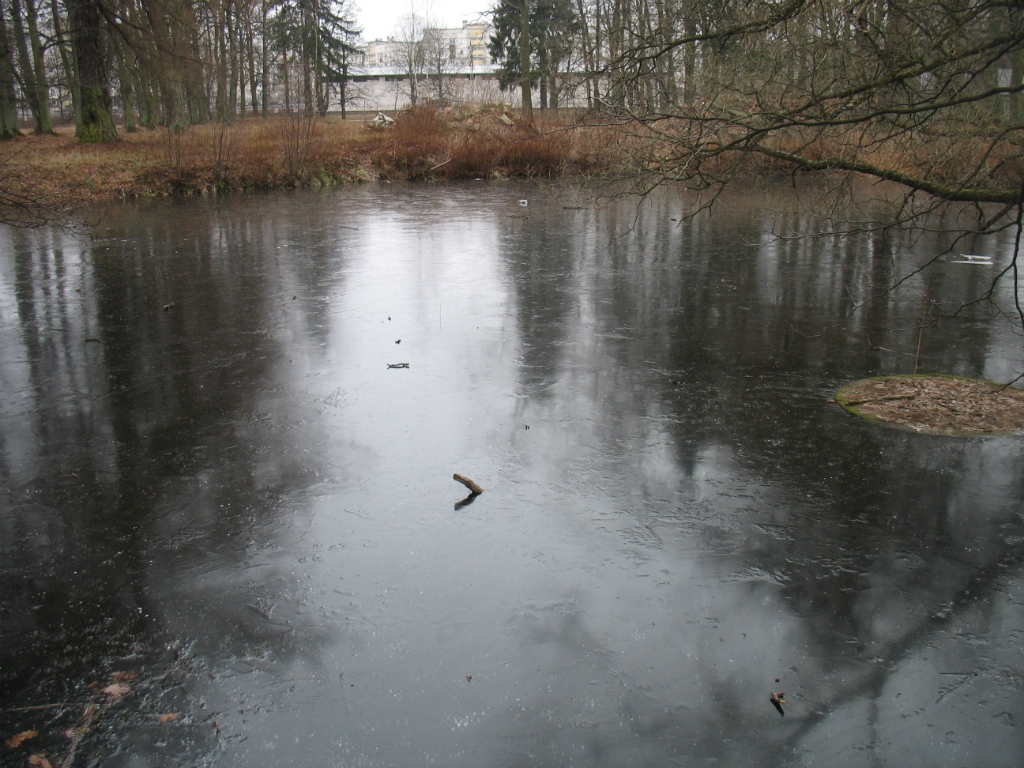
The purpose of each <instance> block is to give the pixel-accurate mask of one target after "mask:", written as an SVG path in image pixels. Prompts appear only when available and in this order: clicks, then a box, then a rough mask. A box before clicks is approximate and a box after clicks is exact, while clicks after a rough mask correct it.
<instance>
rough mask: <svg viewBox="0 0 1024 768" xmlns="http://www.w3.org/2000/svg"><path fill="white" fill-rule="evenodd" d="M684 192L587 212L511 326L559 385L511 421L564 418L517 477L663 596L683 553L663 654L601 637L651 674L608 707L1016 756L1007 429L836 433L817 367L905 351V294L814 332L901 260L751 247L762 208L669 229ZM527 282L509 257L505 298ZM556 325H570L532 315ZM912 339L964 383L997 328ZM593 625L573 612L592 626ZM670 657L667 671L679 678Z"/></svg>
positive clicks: (696, 727)
mask: <svg viewBox="0 0 1024 768" xmlns="http://www.w3.org/2000/svg"><path fill="white" fill-rule="evenodd" d="M677 204H678V203H677V201H674V200H673V199H672V198H670V197H668V196H664V197H654V198H653V199H651V200H649V201H648V202H647V203H645V204H644V205H642V206H633V205H630V206H622V207H619V208H614V207H613V208H612V209H611V212H609V213H607V214H606V218H604V219H603V220H602V219H600V218H599V219H598V220H597V221H596V222H595V224H596V227H594V229H596V235H591V234H590V230H591V227H592V226H593V224H588V225H587V226H586V227H584V228H585V229H586V230H587V231H588V235H587V236H582V235H581V236H580V237H577V238H574V239H573V241H572V243H571V245H570V248H571V249H572V252H571V255H568V256H564V257H561V258H560V260H559V263H562V264H563V268H562V269H561V270H559V274H558V280H559V283H558V284H559V285H560V286H561V290H558V291H557V292H552V291H550V289H549V294H550V295H549V296H548V297H547V300H546V315H540V314H537V313H530V314H521V316H520V322H521V323H522V324H524V325H525V326H526V327H525V328H524V329H523V335H524V338H526V339H532V342H531V344H533V345H534V346H537V347H538V348H542V349H546V350H547V351H548V354H549V356H551V358H552V359H551V360H550V361H549V364H548V368H549V372H548V375H547V379H549V380H551V381H555V382H557V384H553V385H551V386H549V387H548V388H547V389H546V390H545V395H546V396H545V398H544V399H538V398H530V399H528V400H527V401H524V402H523V403H521V405H520V411H521V417H522V419H523V420H524V421H527V422H531V423H559V424H567V425H571V426H572V436H571V438H570V439H566V436H565V435H560V436H558V437H557V438H554V439H553V440H552V441H550V442H549V443H548V444H547V445H546V446H545V450H544V451H540V452H538V453H539V455H542V456H544V460H543V463H537V464H528V465H526V466H524V467H523V472H524V473H525V476H527V477H530V478H533V479H537V480H538V481H541V480H543V481H545V482H561V483H563V484H564V485H565V487H566V488H569V489H571V490H572V493H573V494H574V495H580V496H582V497H583V498H584V500H583V501H582V502H578V504H579V506H581V507H583V508H592V509H600V510H604V512H603V514H598V513H595V516H594V517H593V518H590V519H592V520H595V521H596V520H600V521H601V524H602V525H614V526H616V527H617V529H618V531H619V536H620V537H621V540H622V542H623V550H622V553H623V556H624V557H627V558H629V557H633V558H635V562H636V563H638V564H639V563H641V562H643V564H644V566H645V567H644V568H643V570H644V573H645V574H649V576H650V577H651V578H652V580H653V579H656V578H658V577H657V576H656V572H657V569H656V568H655V567H654V566H655V564H657V565H662V566H666V573H668V572H673V571H675V572H674V573H672V575H671V576H669V575H665V576H664V581H665V583H666V584H667V585H674V584H677V583H678V581H679V578H680V575H679V573H678V569H679V567H680V565H681V564H683V565H685V566H686V568H685V569H684V572H685V573H686V577H685V578H686V579H688V580H689V581H688V582H687V588H686V591H685V593H682V594H675V595H674V599H675V600H677V601H678V602H676V603H674V605H675V608H674V609H673V612H676V613H678V614H679V615H680V616H682V617H686V618H685V622H689V623H685V624H684V623H683V621H681V622H680V626H679V627H678V633H677V634H672V635H671V642H670V644H668V645H667V646H666V647H665V648H660V647H651V646H650V645H645V646H644V648H643V650H642V652H640V651H638V650H637V649H630V648H627V647H621V648H614V647H609V646H605V651H606V652H607V653H609V654H612V656H613V657H615V658H616V661H617V663H618V664H619V665H622V664H625V663H627V661H626V660H627V659H629V658H631V657H632V658H635V660H636V662H637V663H638V664H639V663H641V660H642V663H643V665H644V666H645V667H646V668H649V669H650V670H656V672H654V671H652V672H651V673H650V674H649V675H645V673H644V672H643V671H641V670H639V669H630V673H629V674H628V675H625V676H624V683H626V689H624V690H623V691H622V692H621V693H620V694H619V696H618V697H617V700H618V701H619V704H620V707H621V711H622V713H623V717H624V718H625V719H627V720H628V721H629V722H630V723H633V724H634V727H635V728H636V730H637V732H638V733H642V734H643V735H644V736H647V737H649V738H657V739H659V740H661V741H662V742H664V743H665V744H666V745H667V744H672V745H673V746H674V748H675V749H678V750H679V751H680V752H684V751H685V752H686V753H687V754H691V755H692V754H703V755H712V754H713V755H716V756H718V757H719V758H720V759H723V760H725V761H726V762H729V763H735V762H743V761H745V760H752V759H755V756H756V755H763V754H765V750H766V749H768V750H769V751H770V752H773V754H775V759H778V760H783V759H790V758H795V759H797V760H799V759H801V755H802V754H803V753H805V752H806V753H807V754H808V755H813V757H814V758H815V759H816V760H821V759H825V760H829V759H839V757H838V756H840V755H843V756H844V757H843V758H842V759H846V757H845V756H846V755H848V754H852V753H848V752H847V751H846V750H848V749H849V750H853V749H859V750H860V751H859V752H857V753H856V754H859V755H864V760H865V762H871V761H882V762H886V761H888V760H892V759H894V758H895V757H896V756H899V759H901V760H902V759H903V758H904V756H905V755H907V754H913V755H914V756H915V758H914V759H918V758H919V760H920V764H922V765H927V764H936V763H937V762H942V761H948V760H951V759H952V760H955V759H964V760H967V761H968V762H970V760H971V759H973V758H974V757H976V758H977V759H978V761H979V764H987V765H1003V764H1011V763H1012V761H1013V760H1014V759H1015V757H1014V756H1015V755H1016V754H1018V752H1019V748H1020V745H1019V744H1018V743H1017V741H1016V739H1017V737H1016V736H1015V731H1014V723H1015V718H1017V717H1019V716H1020V697H1019V684H1020V681H1021V679H1022V678H1021V674H1022V672H1024V667H1022V665H1021V663H1020V661H1019V659H1018V658H1017V656H1016V655H1015V654H1014V653H1013V652H1012V650H1011V649H1012V643H1013V641H1014V639H1015V638H1018V637H1019V634H1020V632H1021V631H1022V630H1024V626H1022V623H1021V619H1022V617H1021V615H1020V610H1019V607H1018V606H1017V605H1016V603H1015V602H1014V599H1013V598H1012V597H1010V596H1009V595H1010V594H1013V593H1015V592H1016V591H1018V590H1019V588H1020V580H1019V571H1018V570H1017V569H1018V568H1019V564H1020V560H1021V542H1022V541H1024V538H1022V537H1021V534H1022V533H1024V526H1022V524H1021V519H1020V516H1019V510H1018V506H1019V499H1020V498H1021V497H1022V496H1024V487H1022V486H1024V482H1022V481H1024V478H1022V474H1021V472H1022V465H1021V446H1020V443H1019V440H1016V439H999V440H989V441H972V442H965V441H943V440H937V439H930V438H921V437H916V436H909V435H906V434H904V433H900V432H896V431H886V430H881V429H879V428H878V427H875V426H872V425H865V424H853V423H851V422H850V420H849V419H847V418H846V417H844V416H843V415H842V414H840V413H838V412H836V411H835V409H830V408H829V407H828V406H827V405H826V404H825V402H824V401H825V400H826V399H827V398H828V397H829V396H830V394H831V390H832V388H834V383H835V382H836V379H834V378H833V377H832V376H831V375H830V374H829V371H830V370H833V369H838V370H842V371H844V372H850V373H852V375H854V376H856V370H857V369H858V368H860V369H862V370H863V371H864V374H863V375H868V374H871V373H875V372H879V366H884V365H888V366H897V367H898V366H899V365H900V359H901V358H900V356H899V353H900V352H902V351H904V350H905V349H908V348H909V349H912V347H913V329H914V328H915V315H916V313H917V310H918V309H919V308H918V307H917V305H916V304H915V303H914V302H906V301H904V302H900V301H896V302H892V301H882V302H879V303H878V304H877V305H870V306H868V307H867V308H865V309H864V310H861V311H860V312H857V313H854V314H853V315H852V316H851V318H850V319H849V320H848V321H847V322H846V324H845V326H844V327H843V328H842V330H840V331H837V332H833V333H830V334H825V335H824V336H819V335H817V334H818V333H820V331H821V330H823V329H826V328H828V327H830V326H832V325H834V324H836V323H840V322H842V321H844V319H845V318H846V317H847V315H848V314H850V312H851V311H852V310H853V309H854V308H855V305H856V304H858V303H859V302H860V301H862V299H861V298H860V297H858V296H856V295H850V293H849V290H848V289H849V287H850V286H853V287H855V290H857V291H859V292H862V293H864V294H865V295H867V296H870V295H871V294H873V293H874V292H875V291H876V290H878V291H879V292H881V290H883V289H884V288H885V287H886V286H887V285H890V284H891V281H892V279H893V270H894V268H895V269H900V268H904V267H907V266H908V265H909V266H911V267H912V266H913V264H914V263H916V262H915V259H917V258H918V257H917V256H916V255H915V253H916V252H914V251H909V252H908V251H901V250H899V249H896V250H893V249H888V248H885V249H881V250H880V249H879V248H877V247H873V248H869V247H868V246H869V245H871V239H872V238H873V237H875V235H873V234H871V235H864V236H862V237H860V238H858V237H852V238H850V239H848V240H847V241H846V242H844V243H837V242H836V241H835V240H834V239H829V240H824V241H821V240H794V241H779V240H775V239H772V238H768V239H767V240H765V239H763V238H762V236H761V232H760V231H759V228H760V227H762V226H767V227H769V228H770V227H772V226H776V227H777V226H779V224H778V221H777V220H770V221H768V222H767V223H762V221H763V220H761V219H759V218H758V217H756V216H749V217H747V216H745V212H746V211H747V210H748V209H746V208H744V207H743V206H742V205H740V206H737V208H735V209H733V210H731V211H730V210H726V211H724V212H723V211H720V212H718V214H716V218H717V221H716V220H715V219H714V218H713V219H712V220H710V222H709V221H707V220H698V221H696V222H694V223H693V225H692V226H687V227H685V228H682V229H677V228H676V227H675V226H674V225H673V224H671V223H670V221H671V218H672V216H673V214H675V213H676V211H675V210H674V209H675V206H676V205H677ZM787 226H790V227H791V228H792V229H793V230H799V229H800V227H801V226H803V227H804V228H806V224H803V225H801V224H799V223H794V224H791V225H787ZM531 236H534V237H539V236H540V235H538V234H536V233H533V234H532V235H531ZM933 239H934V238H927V239H926V240H927V242H925V246H927V250H929V251H931V249H932V248H933V247H936V243H935V242H933ZM756 243H767V244H766V245H761V246H748V245H747V244H756ZM919 244H920V243H919ZM875 245H876V246H877V245H878V244H877V243H875ZM860 246H863V247H860ZM922 247H923V246H922ZM865 254H868V255H867V256H866V255H865ZM871 254H873V256H872V255H871ZM894 260H895V261H894ZM509 261H510V264H512V265H513V266H515V265H516V264H520V265H522V262H521V261H519V260H518V259H517V257H516V256H515V255H511V256H510V257H509ZM565 270H568V274H566V272H565ZM540 274H541V273H540V272H537V271H536V270H532V269H531V268H529V267H527V268H525V269H520V268H518V267H516V268H514V269H513V275H514V277H515V278H516V280H517V285H520V290H522V291H525V290H528V289H529V290H533V289H532V288H529V286H531V285H532V283H531V278H536V277H539V276H540ZM872 280H873V281H875V282H874V283H872V282H870V281H872ZM925 280H927V281H928V286H927V289H928V291H929V295H930V296H931V297H933V298H934V299H935V300H938V301H942V302H945V303H946V304H947V305H952V304H955V303H956V302H959V301H962V300H963V299H964V298H965V297H967V296H970V295H973V293H976V292H977V291H978V290H979V288H981V289H983V287H984V286H983V283H984V281H982V282H978V280H977V279H976V278H975V276H974V275H965V274H962V273H956V272H953V271H951V270H949V269H948V268H947V269H946V270H945V272H941V271H938V270H936V271H935V272H934V273H933V274H926V275H925ZM865 281H868V282H865ZM872 286H874V287H872ZM904 293H906V291H904ZM553 302H554V303H553ZM558 316H561V317H569V316H575V317H576V318H578V320H577V321H576V322H575V323H569V324H568V325H566V324H563V323H555V324H549V322H548V319H549V318H552V317H558ZM984 316H985V312H982V313H981V314H980V315H979V317H978V319H979V320H980V319H981V318H983V317H984ZM566 328H568V332H567V331H566ZM929 333H931V334H932V339H931V340H930V342H929V344H928V345H927V348H926V357H927V359H928V360H929V361H931V362H932V364H934V365H937V366H941V370H947V371H953V372H957V373H964V374H968V375H970V374H977V373H981V372H982V371H984V370H985V369H986V368H987V367H988V366H989V365H990V363H991V362H993V360H992V355H993V354H996V356H998V354H997V353H996V352H995V351H996V350H998V349H1000V348H1002V346H1003V345H1002V342H1000V341H999V340H1000V339H1002V338H1003V337H1004V336H1005V337H1008V338H1012V335H1011V333H1010V329H1009V328H1008V327H1004V326H1001V325H999V324H992V323H990V322H986V321H978V322H962V321H961V325H960V326H959V327H958V326H954V325H953V324H951V323H943V324H941V325H940V326H938V327H936V328H935V329H934V330H930V331H929ZM878 347H886V348H887V350H880V349H878ZM891 350H895V351H891ZM651 361H659V362H658V365H657V367H653V366H652V364H651ZM815 370H819V371H820V373H819V374H818V376H817V377H815V376H814V375H813V373H812V372H813V371H815ZM882 370H885V369H884V368H883V369H882ZM850 373H847V374H846V375H850ZM723 374H727V375H723ZM524 375H526V376H529V375H531V371H530V370H525V371H524ZM528 380H529V379H527V381H528ZM538 436H539V435H538V434H535V433H531V438H530V440H531V442H534V441H536V439H537V438H538ZM613 510H618V514H616V513H615V512H614V511H613ZM627 512H628V514H623V513H627ZM695 552H696V553H698V554H694V553H695ZM631 553H632V554H631ZM1014 574H1018V575H1014ZM673 592H674V587H672V586H667V587H666V593H667V594H671V593H673ZM641 599H651V596H650V594H648V595H647V596H646V597H644V598H641ZM701 606H705V607H706V608H707V611H706V612H707V613H709V614H710V615H708V616H702V615H701V613H702V610H701ZM600 614H601V612H600V610H599V609H598V608H595V607H594V606H593V605H590V604H587V606H586V611H585V615H586V616H589V617H592V616H600ZM637 614H638V615H637V616H636V617H635V620H636V624H637V625H638V626H647V625H650V624H651V622H650V621H647V620H646V618H647V617H646V616H645V615H644V612H643V611H639V610H638V611H637ZM607 618H608V617H607V616H605V617H604V620H607ZM661 620H662V621H663V620H664V617H663V616H662V617H661ZM701 622H709V623H708V624H707V625H706V626H705V625H702V624H701ZM584 623H585V624H586V623H587V622H584ZM594 623H600V621H599V620H597V619H595V622H594ZM650 632H658V633H659V636H660V637H661V638H663V640H665V642H666V643H668V642H669V640H668V637H669V635H665V634H661V630H650ZM595 634H598V633H597V632H596V631H595ZM933 646H936V647H933ZM983 649H984V650H983ZM730 664H732V665H733V666H732V671H729V672H727V671H726V670H729V669H730ZM610 666H611V667H613V668H614V667H615V664H611V665H610ZM965 669H966V670H967V672H966V673H965V672H964V670H965ZM666 670H680V672H679V676H678V678H675V679H674V681H673V684H668V683H666V681H665V675H666ZM921 670H926V673H923V672H922V671H921ZM976 671H977V672H978V675H977V676H975V674H974V673H975V672H976ZM776 676H778V677H781V679H782V682H781V683H780V684H779V686H778V687H779V688H781V689H785V690H786V691H787V697H788V698H789V701H790V703H791V705H790V707H789V708H788V711H787V716H786V719H785V720H784V721H781V722H776V721H778V719H779V718H778V715H777V714H776V713H775V712H774V711H773V710H772V709H771V707H770V706H769V704H768V701H767V696H768V691H769V689H770V687H771V685H772V681H773V680H774V677H776ZM645 677H649V678H650V679H649V680H648V681H647V682H641V681H643V680H644V678H645ZM976 678H977V679H976ZM645 686H648V688H645ZM690 694H692V696H691V695H690ZM897 694H898V695H897ZM909 701H913V702H914V706H913V708H912V709H907V705H906V702H909ZM967 708H969V709H970V713H971V714H970V715H968V714H965V709H967ZM627 713H628V717H627V716H626V715H627ZM980 713H984V714H980ZM965 718H968V719H970V724H965V723H964V721H965ZM928 722H931V723H932V726H931V727H928V726H927V723H928ZM958 723H959V724H958ZM767 729H770V730H767ZM925 729H927V730H925ZM940 729H941V730H940ZM924 733H929V734H932V733H934V734H935V738H934V739H931V741H929V744H930V745H932V746H931V747H929V748H927V749H925V748H919V747H917V746H915V745H916V744H917V743H918V742H920V741H921V740H922V739H924V738H925V737H924V735H923V734H924ZM722 734H728V737H729V739H730V741H728V742H723V741H722V739H721V738H720V736H721V735H722ZM737 734H747V738H746V739H745V738H744V737H743V736H738V735H737ZM602 738H606V735H602V736H598V735H595V737H594V742H595V745H596V744H597V743H598V742H601V740H602ZM929 738H930V737H929ZM766 744H770V745H772V746H771V747H766ZM996 745H998V746H996ZM595 748H597V747H596V746H595ZM602 748H607V749H613V746H612V745H611V744H604V745H603V747H602ZM986 748H987V749H989V751H988V752H985V751H984V750H985V749H986ZM972 756H973V757H972ZM850 759H851V760H853V762H856V760H855V759H854V758H850ZM911 763H912V764H913V760H911Z"/></svg>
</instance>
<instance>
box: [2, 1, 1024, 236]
mask: <svg viewBox="0 0 1024 768" xmlns="http://www.w3.org/2000/svg"><path fill="white" fill-rule="evenodd" d="M2 6H3V13H2V14H0V21H2V24H0V136H3V137H8V138H9V137H11V136H14V135H15V134H16V133H18V131H19V121H18V117H19V113H21V114H22V115H24V116H26V117H27V116H28V115H29V114H30V115H31V122H32V125H33V130H34V132H35V133H37V134H43V135H45V134H48V133H50V132H52V130H53V125H54V121H55V119H60V120H64V121H69V120H70V119H72V118H73V119H74V121H75V125H76V135H77V137H78V138H79V140H81V141H83V142H106V141H113V140H116V139H117V138H118V136H119V134H118V131H117V129H116V128H115V120H116V121H117V122H119V123H123V133H131V132H134V131H135V130H136V129H137V128H138V127H139V126H145V127H147V128H153V127H155V126H158V125H160V126H165V127H166V128H167V129H168V130H169V131H171V132H175V131H181V130H182V129H184V128H185V127H186V126H189V125H196V124H205V123H211V122H213V123H222V124H231V123H233V122H234V121H235V120H236V119H238V118H240V117H245V116H260V117H267V116H268V114H271V113H274V112H284V113H292V112H298V113H302V114H306V115H309V116H318V115H319V116H323V115H326V114H327V113H328V111H329V110H330V109H332V108H335V109H336V108H337V107H339V106H343V105H344V103H345V100H346V96H345V88H346V85H347V84H348V83H349V82H350V81H351V80H352V77H353V72H354V71H355V68H356V67H357V65H358V63H359V61H360V49H359V42H360V38H359V30H358V29H357V28H356V24H355V21H354V9H353V7H352V6H351V5H350V4H349V3H348V2H347V0H342V1H341V2H338V1H337V0H205V1H204V2H186V1H185V0H116V1H115V0H50V2H49V3H43V2H40V0H3V3H2ZM415 15H416V13H415V11H414V13H413V14H412V16H415ZM489 18H490V19H491V21H492V23H493V30H494V31H493V35H492V36H491V38H490V45H489V48H490V53H491V55H492V57H493V59H494V61H495V62H497V63H498V64H499V65H500V69H499V72H498V77H499V80H500V84H501V85H502V87H503V88H505V89H507V90H508V91H509V92H510V96H511V95H514V96H516V97H518V105H517V106H520V107H521V113H520V116H521V119H522V120H523V121H524V122H525V123H529V121H531V120H532V119H533V109H534V105H535V104H536V106H537V107H538V108H539V109H540V110H542V111H549V115H554V114H555V111H556V110H558V108H560V107H572V109H562V110H561V111H560V112H559V113H558V114H559V116H560V117H559V119H560V121H561V123H562V124H563V126H568V127H569V128H572V129H576V130H586V129H588V128H589V129H593V128H594V127H595V126H600V127H603V128H608V127H611V128H614V129H615V131H616V133H615V136H616V140H615V141H614V142H611V143H609V146H611V145H614V147H615V149H616V152H615V153H614V162H612V161H611V160H610V161H609V165H614V166H615V169H616V170H617V171H618V172H619V173H620V174H621V175H626V176H629V177H630V178H632V179H634V180H635V181H639V182H640V185H641V187H644V186H645V185H646V186H649V185H651V184H657V183H661V182H663V181H685V182H687V183H689V184H691V185H695V186H697V187H699V188H703V189H711V188H717V187H720V186H721V185H722V184H723V183H725V182H727V181H728V180H729V179H731V178H733V177H734V176H735V175H736V174H737V173H745V172H747V171H748V170H749V169H750V167H751V163H752V162H753V163H754V164H755V165H757V164H758V163H760V164H762V165H764V164H767V166H768V167H771V168H773V169H779V168H781V169H785V170H787V172H812V173H813V172H822V171H824V172H827V173H833V174H834V173H848V174H856V175H858V176H867V177H873V178H875V179H878V180H884V181H889V182H895V183H896V184H898V185H900V186H901V187H902V188H904V189H907V190H910V191H911V192H912V193H914V194H915V195H917V199H919V200H920V199H924V200H929V201H932V200H937V201H941V202H951V201H952V202H961V203H968V204H985V203H993V204H995V206H996V207H995V208H994V209H992V211H991V212H989V213H986V214H985V217H984V218H985V219H986V220H987V221H988V222H989V224H991V222H993V221H995V220H997V219H1001V218H1002V217H1005V216H1006V214H1007V213H1008V212H1010V211H1011V210H1012V209H1013V208H1014V207H1015V206H1017V205H1018V204H1019V203H1020V202H1021V181H1022V178H1024V173H1022V169H1024V165H1022V160H1021V149H1022V126H1024V123H1022V119H1024V101H1022V95H1021V90H1022V87H1024V86H1022V80H1024V5H1022V4H1021V3H1019V2H1015V1H1014V0H970V1H968V0H956V1H953V2H947V1H946V0H817V1H814V2H811V1H810V0H778V1H777V2H740V3H736V2H724V1H723V0H500V2H498V3H497V4H496V5H495V6H494V7H493V8H492V9H491V10H490V13H489ZM414 20H415V19H414ZM423 21H424V20H422V19H421V20H420V23H418V24H411V23H410V24H405V25H404V27H406V28H408V30H409V39H408V40H407V41H405V42H406V43H407V46H406V48H405V50H406V51H407V52H408V53H409V55H408V56H407V57H404V58H405V59H407V62H406V66H404V68H403V72H404V73H405V78H406V80H409V81H411V83H412V87H411V94H412V97H413V98H412V101H413V103H415V101H416V92H417V91H416V87H415V84H416V83H417V82H418V81H420V80H423V81H426V82H427V84H429V82H430V81H431V80H432V79H433V80H435V81H440V80H441V79H443V78H444V77H446V73H445V67H444V66H443V62H440V61H435V62H434V64H433V65H431V58H432V57H431V55H430V54H431V52H430V51H428V50H427V48H428V47H429V46H430V45H431V36H430V35H429V34H426V33H427V32H428V31H429V29H430V25H429V23H423ZM402 26H403V25H399V27H402ZM400 33H401V29H400V28H399V29H396V34H400ZM434 43H437V41H434ZM434 47H435V48H438V49H439V50H443V46H438V45H436V44H435V45H434ZM434 53H437V51H435V52H434ZM433 58H434V59H438V57H437V56H434V57H433ZM420 92H421V93H423V94H425V95H427V96H429V95H430V94H438V95H442V96H443V94H444V93H445V92H446V91H445V90H444V89H443V88H440V87H437V88H429V87H424V88H421V89H420ZM602 141H606V137H605V138H603V139H602ZM610 157H611V155H610ZM752 158H753V161H752Z"/></svg>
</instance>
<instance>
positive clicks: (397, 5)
mask: <svg viewBox="0 0 1024 768" xmlns="http://www.w3.org/2000/svg"><path fill="white" fill-rule="evenodd" d="M494 2H495V0H356V6H357V8H358V11H357V12H356V21H357V22H358V24H359V27H360V28H362V30H363V39H364V40H375V39H377V38H386V37H388V36H389V35H393V34H394V33H395V27H396V26H398V20H399V19H400V18H401V17H402V16H407V15H408V14H409V12H410V11H411V10H412V9H413V8H415V9H416V13H417V15H419V16H425V17H428V18H431V19H436V20H437V21H439V22H440V25H441V26H444V27H459V26H462V22H463V21H477V20H478V19H479V18H480V16H481V14H483V13H484V12H486V11H488V10H490V8H491V6H492V5H494Z"/></svg>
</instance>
